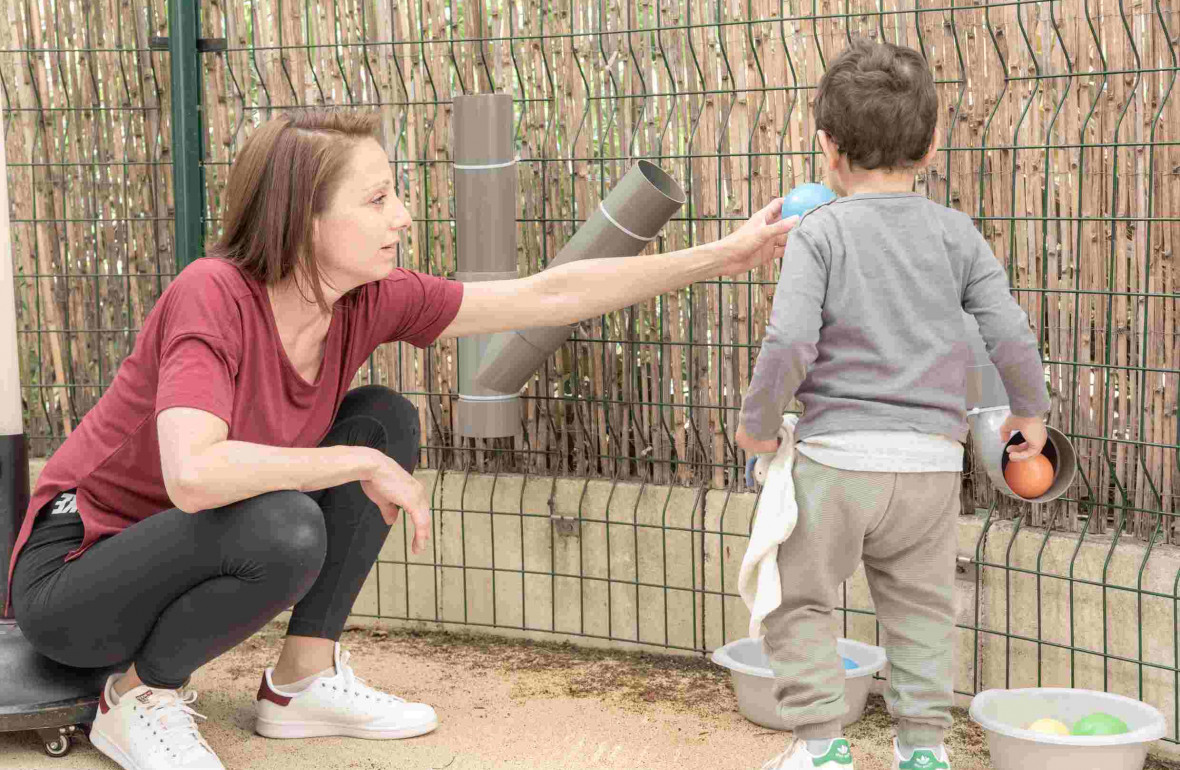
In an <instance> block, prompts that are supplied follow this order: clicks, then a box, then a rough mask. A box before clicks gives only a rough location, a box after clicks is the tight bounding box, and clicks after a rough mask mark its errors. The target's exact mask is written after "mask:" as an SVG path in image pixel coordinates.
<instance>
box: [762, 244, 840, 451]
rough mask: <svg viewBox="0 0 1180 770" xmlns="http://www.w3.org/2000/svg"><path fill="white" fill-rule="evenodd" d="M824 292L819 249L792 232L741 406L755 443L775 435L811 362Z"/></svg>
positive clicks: (823, 264) (825, 282) (825, 275)
mask: <svg viewBox="0 0 1180 770" xmlns="http://www.w3.org/2000/svg"><path fill="white" fill-rule="evenodd" d="M827 288H828V266H827V263H826V262H825V261H824V258H823V255H822V254H821V252H820V249H819V248H818V247H817V246H816V244H815V242H814V241H812V240H811V238H809V237H808V236H807V235H805V234H803V233H802V232H799V231H798V230H796V231H795V232H792V233H791V236H790V238H789V239H788V240H787V249H786V253H785V254H784V255H783V263H782V275H781V277H780V278H779V281H778V287H777V288H776V289H775V292H774V307H773V308H772V309H771V312H770V323H769V324H767V327H766V336H765V337H764V338H763V340H762V351H761V352H760V353H759V354H758V362H757V363H756V364H755V365H754V374H753V376H752V377H751V378H750V387H749V389H748V390H747V391H746V397H745V399H744V400H743V402H742V414H741V424H742V425H743V426H745V428H746V433H748V434H749V435H750V437H751V438H753V439H755V440H766V439H771V438H774V437H775V436H777V435H778V429H779V426H780V425H782V421H783V411H784V410H785V409H786V408H787V404H789V403H791V400H792V399H793V398H795V392H796V391H797V390H798V389H799V386H800V385H801V384H802V383H803V378H804V377H806V376H807V368H808V367H809V366H811V364H812V363H813V362H814V361H815V357H816V355H817V349H816V345H817V344H818V343H819V331H820V327H821V326H822V324H823V306H824V296H825V295H826V293H827Z"/></svg>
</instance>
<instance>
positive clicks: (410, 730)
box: [254, 642, 438, 739]
mask: <svg viewBox="0 0 1180 770" xmlns="http://www.w3.org/2000/svg"><path fill="white" fill-rule="evenodd" d="M333 657H334V659H335V662H336V674H335V675H334V676H321V677H319V678H318V679H316V680H315V681H313V682H312V683H311V684H309V685H307V687H306V688H305V689H303V690H300V691H299V692H286V691H284V690H283V688H281V687H275V685H274V682H272V681H271V674H272V672H273V671H274V669H273V668H268V669H267V670H266V672H265V673H263V675H262V684H261V686H260V687H259V688H258V697H257V700H256V701H255V704H254V705H255V714H256V719H255V723H254V729H255V731H256V732H257V733H258V734H259V735H263V736H265V737H267V738H318V737H321V736H325V735H345V736H349V737H352V738H375V739H385V738H410V737H412V736H415V735H423V734H425V733H428V732H430V731H431V730H433V729H434V728H436V727H438V716H437V715H436V714H435V713H434V709H432V708H431V707H430V706H427V705H426V704H425V703H407V702H406V701H404V700H402V699H401V698H399V697H397V696H396V695H387V694H385V693H383V692H379V691H378V690H374V689H373V688H372V687H369V686H368V685H367V684H365V683H364V682H362V681H361V680H359V679H357V678H356V675H355V674H353V673H352V668H350V667H349V665H348V653H347V652H345V651H343V650H341V649H340V643H339V642H337V643H336V646H335V650H334V652H333Z"/></svg>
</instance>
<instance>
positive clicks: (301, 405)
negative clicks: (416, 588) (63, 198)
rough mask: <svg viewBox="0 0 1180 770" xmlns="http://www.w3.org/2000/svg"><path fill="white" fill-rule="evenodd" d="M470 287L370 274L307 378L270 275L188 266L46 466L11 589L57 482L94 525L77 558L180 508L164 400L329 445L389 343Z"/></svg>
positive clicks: (426, 323)
mask: <svg viewBox="0 0 1180 770" xmlns="http://www.w3.org/2000/svg"><path fill="white" fill-rule="evenodd" d="M462 299H463V285H462V284H461V283H458V282H456V281H448V280H445V279H442V278H438V277H435V276H430V275H424V274H421V273H415V272H412V271H409V270H402V269H398V270H395V271H394V272H392V273H391V274H390V275H389V276H387V277H386V278H383V279H382V280H380V281H374V282H373V283H369V284H365V285H364V286H362V287H360V288H359V289H358V290H357V291H356V292H354V293H353V295H351V296H349V297H346V298H344V299H341V300H340V301H339V302H337V303H336V307H335V311H334V313H333V315H332V321H331V324H330V326H329V327H328V337H327V340H326V341H325V343H324V358H323V363H322V364H321V365H320V372H319V376H318V377H317V378H316V381H315V382H313V383H309V382H307V381H306V380H304V379H303V377H301V376H300V375H299V373H298V372H297V371H296V370H295V367H294V366H292V365H291V362H290V360H288V358H287V355H286V353H285V352H284V350H283V344H282V342H281V340H280V339H279V334H278V329H277V328H276V326H275V320H274V314H273V313H272V311H271V306H270V300H269V299H268V298H267V294H266V288H265V286H264V285H263V284H261V283H259V282H258V281H255V280H253V279H252V278H250V277H248V276H247V275H246V274H245V273H243V272H242V271H241V270H239V269H238V268H237V267H235V266H234V265H232V264H230V263H229V262H226V261H224V260H220V259H213V258H205V259H200V260H197V261H196V262H194V263H193V264H191V265H189V266H188V267H187V268H185V270H184V271H183V272H182V273H181V274H180V275H179V276H177V278H176V279H175V280H174V281H173V282H172V284H171V285H170V286H169V287H168V288H167V290H165V291H164V293H163V295H161V296H160V299H159V301H158V302H157V303H156V305H155V307H153V308H152V311H151V313H150V314H149V315H148V317H147V320H146V321H145V322H144V326H143V329H142V330H141V331H140V333H139V336H138V338H137V339H136V341H135V349H134V350H133V351H132V353H131V355H130V356H128V357H127V358H126V359H125V360H124V361H123V363H122V365H121V366H120V367H119V371H118V374H117V375H116V376H115V380H114V382H112V383H111V386H110V388H108V389H107V391H106V393H104V394H103V396H102V398H100V399H99V401H98V403H97V404H95V405H94V407H93V408H92V409H91V410H90V411H89V412H88V413H87V414H86V416H85V418H84V419H83V420H82V421H81V422H80V423H79V424H78V427H77V428H76V429H75V430H74V432H73V433H71V434H70V436H69V438H67V439H66V441H65V443H63V444H62V445H61V447H60V448H59V449H58V450H57V451H56V452H54V454H53V456H52V457H51V458H50V460H49V462H48V463H47V464H46V466H45V468H44V470H42V471H41V476H40V478H39V479H38V481H37V487H36V489H35V490H34V491H33V495H32V499H31V500H30V502H29V507H28V509H27V511H26V512H25V518H24V522H23V524H22V526H21V529H20V532H19V534H18V535H17V539H16V545H15V547H14V548H13V552H12V561H11V562H10V564H9V567H8V585H9V590H10V591H11V587H12V571H13V568H14V567H15V565H16V559H17V556H18V555H19V554H20V551H21V548H22V547H23V546H24V544H25V541H27V540H28V538H29V533H30V532H31V531H32V529H33V521H34V519H35V518H36V515H37V512H38V511H39V510H41V508H42V506H44V505H45V504H46V503H47V502H49V501H50V500H52V499H53V498H54V497H55V496H56V495H57V494H58V493H60V492H63V491H66V490H69V489H75V488H76V489H77V490H78V497H77V505H78V512H79V514H80V515H81V517H82V523H83V526H84V529H85V538H84V539H83V541H82V544H81V546H79V547H78V548H77V549H76V550H74V551H72V552H71V553H70V554H69V555H67V556H66V561H69V560H71V559H75V558H77V557H78V556H79V555H81V554H82V553H83V552H84V551H85V550H86V549H87V548H89V547H90V546H91V545H93V544H94V543H95V542H96V541H97V540H99V539H101V538H103V537H106V536H108V535H113V534H115V533H117V532H120V531H121V530H123V529H126V528H127V527H129V526H131V525H132V524H134V523H135V522H137V521H142V520H143V519H146V518H147V517H148V516H151V515H152V514H154V513H158V512H159V511H162V510H166V509H168V508H171V507H173V506H172V503H171V501H170V500H169V499H168V493H167V492H166V491H165V489H164V477H163V473H162V471H161V468H160V446H159V441H158V438H157V435H156V415H157V414H159V413H160V412H161V411H163V410H165V409H168V408H170V407H176V406H184V407H192V408H194V409H202V410H204V411H206V412H210V413H212V414H215V415H217V416H218V417H220V418H221V419H222V420H224V421H225V423H226V424H227V425H228V426H229V438H230V439H233V440H235V441H248V442H252V443H256V444H267V445H270V446H279V447H314V446H317V445H319V443H320V441H321V440H322V439H323V438H324V436H325V435H326V434H327V432H328V429H329V428H330V427H331V425H332V421H333V420H334V419H335V417H336V410H337V409H338V408H339V406H340V403H341V401H342V400H343V399H344V396H345V393H346V392H347V391H348V386H349V383H350V382H351V381H352V378H353V376H354V375H355V374H356V372H357V370H358V369H360V367H361V365H362V364H364V363H365V361H366V360H367V359H368V357H369V355H370V354H371V353H372V352H373V351H374V350H375V349H376V348H377V346H378V345H380V344H381V343H383V342H394V341H398V340H404V341H405V342H409V343H410V344H412V345H416V346H418V347H425V346H427V345H429V344H430V343H432V342H434V340H435V339H437V338H438V336H439V335H440V334H441V333H442V332H443V330H444V329H446V327H447V326H448V325H449V324H450V323H451V321H452V320H454V318H455V315H456V314H457V313H458V312H459V304H460V303H461V302H462Z"/></svg>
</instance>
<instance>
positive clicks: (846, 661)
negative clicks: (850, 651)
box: [841, 656, 860, 671]
mask: <svg viewBox="0 0 1180 770" xmlns="http://www.w3.org/2000/svg"><path fill="white" fill-rule="evenodd" d="M841 657H843V656H841ZM850 668H860V664H859V663H857V662H856V661H855V660H851V659H849V658H844V670H845V671H847V670H848V669H850Z"/></svg>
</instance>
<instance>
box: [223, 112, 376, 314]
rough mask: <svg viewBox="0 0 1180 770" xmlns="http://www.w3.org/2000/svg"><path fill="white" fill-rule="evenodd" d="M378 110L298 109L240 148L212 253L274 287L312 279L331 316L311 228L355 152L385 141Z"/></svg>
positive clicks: (269, 124)
mask: <svg viewBox="0 0 1180 770" xmlns="http://www.w3.org/2000/svg"><path fill="white" fill-rule="evenodd" d="M379 120H380V118H379V116H378V115H377V114H376V113H373V112H365V111H344V110H327V109H314V110H300V111H299V112H297V113H293V114H283V115H280V116H279V117H276V118H273V119H271V120H269V121H267V122H266V123H263V124H262V125H261V126H259V127H258V128H257V129H255V131H254V133H253V134H251V135H250V138H249V139H247V140H246V143H245V144H244V145H243V146H242V149H241V151H240V152H239V153H238V156H237V158H236V159H235V160H234V163H233V167H232V168H231V169H230V172H229V182H228V184H226V189H225V215H224V220H223V222H224V224H223V227H224V229H223V230H222V234H221V238H220V239H219V240H218V241H217V242H216V243H214V244H212V245H211V246H210V247H209V248H208V250H207V253H208V255H209V256H211V257H219V258H221V259H225V260H228V261H230V262H232V263H233V264H235V265H237V266H238V267H239V268H241V269H242V270H243V271H245V272H246V273H247V274H248V275H250V276H252V277H254V278H255V279H257V280H259V281H261V282H263V283H264V284H266V285H267V286H274V285H275V284H276V283H278V282H279V281H281V280H283V279H285V278H287V277H288V276H290V275H296V276H297V278H298V279H308V280H306V282H307V283H308V284H310V286H309V288H310V289H311V292H312V294H313V296H314V297H315V301H316V303H317V304H319V306H320V307H321V308H323V309H324V310H325V311H327V310H328V309H329V308H328V303H327V301H326V300H325V299H324V292H323V288H322V287H321V286H320V280H319V277H320V271H319V268H318V266H317V264H316V259H315V251H314V249H313V248H312V238H313V233H314V230H313V227H312V225H313V222H314V220H315V217H316V216H317V215H319V214H321V213H323V211H324V209H325V208H326V207H327V205H328V203H329V201H330V200H331V199H332V194H333V193H334V192H335V191H336V188H337V187H338V186H339V185H340V181H341V178H342V177H343V175H344V171H345V169H346V168H347V166H348V158H349V155H350V151H351V150H352V149H353V148H354V147H355V146H356V145H357V144H358V143H359V142H361V141H363V140H365V139H376V140H378V141H380V139H381V137H380V134H379V125H380V124H379Z"/></svg>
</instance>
